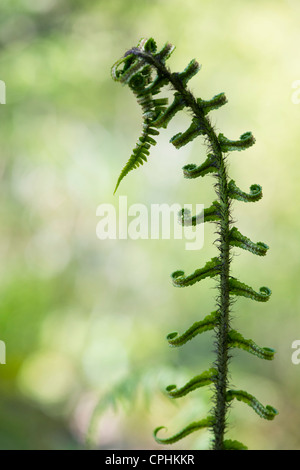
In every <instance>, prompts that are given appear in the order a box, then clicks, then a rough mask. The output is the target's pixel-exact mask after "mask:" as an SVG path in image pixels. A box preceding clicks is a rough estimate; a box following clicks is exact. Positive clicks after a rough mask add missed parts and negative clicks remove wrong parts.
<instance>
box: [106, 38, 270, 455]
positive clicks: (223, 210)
mask: <svg viewBox="0 0 300 470" xmlns="http://www.w3.org/2000/svg"><path fill="white" fill-rule="evenodd" d="M173 50H174V47H173V46H172V45H171V44H168V43H167V44H166V45H165V46H164V47H163V48H162V49H161V50H160V51H157V46H156V43H155V41H154V40H153V39H152V38H151V39H148V40H146V39H142V40H141V41H140V42H139V43H138V46H137V47H133V48H132V49H130V50H128V51H127V52H126V53H125V55H124V56H123V57H122V58H121V59H120V60H119V61H118V62H116V63H115V64H114V65H113V67H112V77H113V79H114V80H116V81H118V82H120V83H122V84H126V85H128V86H129V87H130V88H131V90H132V91H133V93H134V95H135V96H136V99H137V101H138V103H139V104H140V106H141V107H142V111H143V132H142V135H141V137H140V138H139V140H138V142H137V144H136V147H135V148H134V149H133V152H132V155H131V156H130V158H129V160H128V162H127V164H126V165H125V167H124V168H123V170H122V172H121V174H120V177H119V179H118V181H117V185H116V189H117V188H118V186H119V184H120V182H121V180H122V179H123V178H124V177H125V176H126V175H127V174H128V172H129V171H131V170H132V169H134V168H137V167H138V166H139V165H142V164H143V163H144V162H145V161H147V156H148V155H149V153H150V152H149V149H150V146H151V145H155V143H156V142H155V140H154V136H155V135H158V134H159V131H158V130H157V129H158V128H166V127H167V126H168V124H169V122H170V121H171V119H172V118H173V117H174V116H175V114H176V113H177V112H178V111H180V110H182V109H183V108H188V109H189V110H190V111H191V112H192V122H191V125H190V127H189V128H188V129H187V130H186V131H185V132H182V133H181V132H180V133H178V134H176V135H175V136H173V137H172V138H171V140H170V142H171V143H172V144H173V145H174V146H175V147H176V148H177V149H179V148H181V147H182V146H184V145H186V144H187V143H188V142H190V141H191V140H192V139H194V138H195V137H198V136H199V135H201V136H204V138H205V144H206V147H207V150H208V152H207V158H206V160H205V161H204V163H202V164H201V165H199V166H197V165H194V164H189V165H186V166H184V168H183V174H184V177H185V178H198V177H203V176H205V175H207V174H211V175H212V176H214V178H215V180H216V183H215V190H216V195H217V200H215V201H214V202H213V203H212V205H211V207H209V208H206V209H204V214H203V215H204V219H203V220H204V222H213V223H215V224H216V226H217V233H218V238H217V240H216V244H217V247H218V250H219V255H218V256H216V257H214V258H212V259H211V260H210V261H208V262H207V263H206V265H205V266H204V267H203V268H200V269H197V270H196V271H195V272H194V273H193V274H191V275H188V276H186V275H185V274H184V272H183V271H176V272H174V273H173V274H172V281H173V284H174V285H175V286H177V287H187V286H192V285H193V284H195V283H196V282H199V281H201V280H202V279H205V278H208V277H210V278H216V279H217V281H218V284H217V289H218V296H217V299H216V304H217V308H216V310H215V311H214V312H212V313H211V314H209V315H208V316H206V317H205V318H204V319H203V320H200V321H197V322H196V323H194V324H193V325H192V326H191V327H190V328H189V329H188V330H187V331H186V332H185V333H183V334H182V335H178V333H171V334H169V335H168V337H167V339H168V342H169V344H170V345H171V346H182V345H183V344H185V343H186V342H187V341H189V340H191V339H192V338H194V337H195V336H196V335H198V334H200V333H203V332H205V331H208V330H214V331H215V337H216V340H215V344H216V356H217V357H216V361H215V363H214V364H213V367H211V368H210V369H209V370H207V371H205V372H204V373H202V374H201V375H198V376H196V377H194V378H193V379H192V380H190V381H189V382H188V383H187V384H185V385H184V386H183V387H181V388H177V387H176V385H170V386H169V387H167V389H166V390H167V393H168V394H169V396H170V397H172V398H179V397H182V396H184V395H186V394H187V393H189V392H191V391H193V390H195V389H198V388H199V387H202V386H205V385H212V386H213V390H214V395H213V404H214V405H213V407H212V410H211V411H210V414H209V415H208V417H207V418H205V419H203V420H201V421H197V422H193V423H191V424H190V425H188V426H187V427H185V428H184V429H182V430H181V431H180V432H178V433H177V434H175V435H174V436H172V437H169V438H166V439H161V438H159V437H158V432H159V431H160V429H162V428H161V427H159V428H157V429H156V430H155V431H154V436H155V439H156V441H157V442H159V443H162V444H172V443H174V442H176V441H178V440H179V439H181V438H183V437H185V436H187V435H188V434H190V433H192V432H193V431H196V430H198V429H201V428H209V429H211V431H212V433H213V439H212V448H213V449H214V450H223V449H230V450H231V449H245V448H246V447H245V446H244V445H243V444H241V443H240V442H238V441H232V440H227V439H226V440H225V439H224V437H225V431H226V418H227V412H228V407H229V405H230V403H231V402H232V400H234V399H237V400H239V401H243V402H245V403H246V404H248V405H249V406H251V407H252V408H253V409H254V411H255V412H256V413H257V414H258V415H259V416H261V417H262V418H265V419H267V420H272V419H273V418H274V417H275V416H276V414H277V413H278V412H277V411H276V410H275V408H273V407H271V406H269V405H267V406H263V405H262V404H261V403H260V402H259V401H258V400H257V399H256V398H255V397H254V396H252V395H250V394H249V393H248V392H246V391H243V390H232V389H230V388H229V385H228V366H229V359H230V353H229V352H230V349H232V348H241V349H244V350H245V351H247V352H249V353H250V354H254V355H256V356H258V357H259V358H262V359H266V360H271V359H273V357H274V352H275V351H274V350H273V349H270V348H264V347H260V346H258V345H257V344H255V343H254V342H253V341H252V340H250V339H245V338H244V337H243V336H242V335H241V334H240V333H238V332H237V331H236V330H234V329H232V328H231V325H230V320H231V318H230V307H231V304H232V296H244V297H248V298H249V299H252V300H256V301H258V302H266V301H267V300H269V298H270V295H271V291H270V289H269V288H268V287H261V288H260V289H259V291H258V292H257V291H255V290H254V289H252V288H251V287H249V286H248V285H246V284H244V283H242V282H240V281H239V280H238V279H236V278H234V277H232V276H231V275H230V266H231V262H232V259H231V248H232V247H233V246H234V247H239V248H242V249H245V250H249V251H250V252H252V253H254V254H256V255H259V256H264V255H265V254H266V252H267V250H268V246H267V245H266V244H265V243H262V242H257V243H254V242H252V241H251V240H250V239H249V238H247V237H246V236H244V235H242V234H241V233H240V231H239V230H238V229H237V228H236V227H235V226H232V219H231V213H232V210H231V201H232V200H233V199H236V200H238V201H243V202H255V201H258V200H259V199H260V198H261V197H262V188H261V186H259V185H257V184H255V185H252V186H251V187H250V192H249V193H246V192H244V191H242V190H241V189H239V188H238V187H237V185H236V183H235V182H234V181H233V180H229V178H228V175H227V163H226V157H227V153H228V152H230V151H233V150H238V151H240V150H244V149H247V148H248V147H250V146H252V145H253V144H254V142H255V139H254V137H253V135H252V134H251V132H246V133H245V134H243V135H241V137H240V139H239V140H236V141H234V140H230V139H228V138H227V137H225V136H224V135H223V134H219V135H217V134H216V132H215V130H214V128H213V126H212V125H211V122H210V120H209V117H208V114H209V112H210V111H212V110H214V109H217V108H219V107H221V106H223V105H224V104H225V103H227V99H226V96H225V94H224V93H220V94H218V95H216V96H214V97H213V98H212V99H211V100H208V101H206V100H203V99H201V98H195V97H194V96H193V94H192V93H191V91H189V89H188V88H187V83H188V81H189V80H190V79H191V78H192V77H193V76H194V75H195V74H196V73H197V72H198V71H199V69H200V67H199V64H198V63H197V62H196V60H192V61H191V62H190V63H189V64H188V66H187V67H186V69H185V70H184V71H183V72H181V73H171V71H170V70H169V69H168V68H167V67H166V65H165V62H166V60H167V59H168V58H169V57H170V55H171V53H172V52H173ZM165 85H171V87H172V89H173V90H174V100H173V102H172V104H171V105H170V106H167V104H168V99H166V98H157V99H155V98H153V97H154V96H155V95H157V94H158V93H159V92H160V91H161V89H162V87H163V86H165ZM116 189H115V191H116ZM180 220H181V223H182V224H188V225H196V224H197V223H198V222H199V217H198V216H197V215H195V216H191V214H190V213H187V212H186V211H184V210H183V211H182V213H181V217H180Z"/></svg>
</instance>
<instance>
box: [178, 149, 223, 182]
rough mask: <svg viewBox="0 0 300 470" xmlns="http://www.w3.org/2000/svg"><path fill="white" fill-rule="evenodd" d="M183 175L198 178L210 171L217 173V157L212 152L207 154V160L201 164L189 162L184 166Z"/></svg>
mask: <svg viewBox="0 0 300 470" xmlns="http://www.w3.org/2000/svg"><path fill="white" fill-rule="evenodd" d="M182 169H183V176H184V177H185V178H188V179H194V178H198V177H199V176H205V175H207V174H208V173H216V171H217V164H216V161H215V158H214V156H213V155H212V154H209V155H208V156H207V159H206V160H205V162H203V163H202V164H201V165H200V166H197V165H195V164H194V163H189V164H188V165H185V166H184V167H183V168H182Z"/></svg>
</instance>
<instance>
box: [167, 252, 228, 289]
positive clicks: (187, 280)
mask: <svg viewBox="0 0 300 470" xmlns="http://www.w3.org/2000/svg"><path fill="white" fill-rule="evenodd" d="M219 266H220V261H219V258H217V257H215V258H212V259H211V260H210V261H208V262H207V263H206V265H205V266H204V267H203V268H200V269H196V271H195V272H194V273H193V274H190V275H189V276H185V275H184V271H175V272H174V273H172V274H171V277H172V281H173V284H174V286H175V287H187V286H192V285H193V284H195V283H196V282H199V281H201V280H202V279H205V278H206V277H214V276H217V275H218V274H219Z"/></svg>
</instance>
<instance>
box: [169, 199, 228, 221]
mask: <svg viewBox="0 0 300 470" xmlns="http://www.w3.org/2000/svg"><path fill="white" fill-rule="evenodd" d="M216 220H220V204H219V203H218V201H214V202H213V203H212V205H211V206H210V207H208V208H206V209H204V210H203V212H200V214H197V215H193V216H192V215H191V211H190V210H189V209H182V210H181V211H180V212H179V214H178V221H179V223H180V224H181V225H184V226H195V225H198V224H202V223H203V222H214V221H216Z"/></svg>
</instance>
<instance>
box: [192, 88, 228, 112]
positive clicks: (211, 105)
mask: <svg viewBox="0 0 300 470" xmlns="http://www.w3.org/2000/svg"><path fill="white" fill-rule="evenodd" d="M197 103H198V104H199V106H200V108H201V109H202V111H203V112H204V114H208V113H209V112H210V111H212V110H213V109H218V108H220V107H221V106H224V104H226V103H227V98H226V96H225V93H219V94H218V95H216V96H214V97H213V98H212V99H211V100H202V99H201V98H198V99H197Z"/></svg>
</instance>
